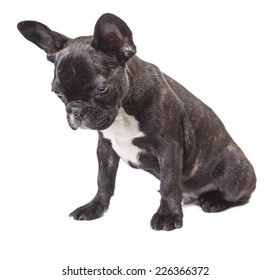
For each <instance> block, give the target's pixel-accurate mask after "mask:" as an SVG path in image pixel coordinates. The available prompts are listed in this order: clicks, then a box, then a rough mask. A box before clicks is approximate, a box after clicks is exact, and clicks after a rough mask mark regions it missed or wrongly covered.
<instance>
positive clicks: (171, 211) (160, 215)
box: [151, 147, 183, 230]
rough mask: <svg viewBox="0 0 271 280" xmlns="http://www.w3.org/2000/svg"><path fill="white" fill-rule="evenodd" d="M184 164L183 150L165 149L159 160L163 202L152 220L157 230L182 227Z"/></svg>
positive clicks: (152, 224) (153, 226) (152, 225)
mask: <svg viewBox="0 0 271 280" xmlns="http://www.w3.org/2000/svg"><path fill="white" fill-rule="evenodd" d="M182 162H183V151H182V149H178V148H176V147H166V148H163V152H162V154H161V156H160V158H159V163H160V181H161V185H160V195H161V201H160V206H159V208H158V210H157V212H156V213H155V214H154V215H153V217H152V220H151V227H152V228H153V229H155V230H173V229H175V228H180V227H182V224H183V223H182V218H183V213H182V178H181V175H182Z"/></svg>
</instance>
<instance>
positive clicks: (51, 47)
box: [17, 21, 69, 62]
mask: <svg viewBox="0 0 271 280" xmlns="http://www.w3.org/2000/svg"><path fill="white" fill-rule="evenodd" d="M17 28H18V29H19V31H20V32H21V33H22V35H23V36H24V37H25V38H26V39H27V40H29V41H31V42H32V43H34V44H36V45H37V46H38V47H40V48H41V49H43V50H44V51H45V52H46V53H47V58H48V60H50V61H51V62H53V61H54V54H55V53H56V52H57V51H59V50H61V49H62V48H63V47H64V45H65V44H66V43H67V41H68V40H69V38H68V37H66V36H64V35H62V34H60V33H57V32H55V31H52V30H51V29H50V28H48V27H47V26H46V25H44V24H42V23H40V22H36V21H21V22H19V23H18V25H17Z"/></svg>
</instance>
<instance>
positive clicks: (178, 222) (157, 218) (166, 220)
mask: <svg viewBox="0 0 271 280" xmlns="http://www.w3.org/2000/svg"><path fill="white" fill-rule="evenodd" d="M182 225H183V218H182V216H181V215H179V214H176V213H174V214H173V213H169V212H167V213H164V212H159V211H158V212H157V213H155V214H154V215H153V217H152V220H151V227H152V228H153V229H154V230H173V229H176V228H181V227H182Z"/></svg>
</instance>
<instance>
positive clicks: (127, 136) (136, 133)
mask: <svg viewBox="0 0 271 280" xmlns="http://www.w3.org/2000/svg"><path fill="white" fill-rule="evenodd" d="M101 132H102V133H103V136H104V138H107V139H109V140H110V141H111V143H112V147H113V149H114V151H115V152H116V153H117V154H118V155H119V157H121V158H122V159H123V160H124V161H125V162H126V163H128V162H131V163H133V164H134V165H137V166H138V165H139V164H140V163H139V160H138V157H139V153H140V152H142V150H141V149H139V148H138V147H137V146H135V145H133V139H134V138H138V137H143V136H144V133H143V132H141V131H140V130H139V125H138V121H137V120H136V119H135V117H134V116H130V115H128V114H126V112H125V111H124V109H123V108H120V110H119V114H118V116H117V117H116V119H115V121H114V122H113V124H112V125H111V126H110V127H109V128H107V129H105V130H103V131H101Z"/></svg>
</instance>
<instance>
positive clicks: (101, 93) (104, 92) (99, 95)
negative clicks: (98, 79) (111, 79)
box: [95, 87, 108, 98]
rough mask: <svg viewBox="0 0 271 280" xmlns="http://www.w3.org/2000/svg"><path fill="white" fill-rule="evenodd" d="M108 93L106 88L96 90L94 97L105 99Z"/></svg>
mask: <svg viewBox="0 0 271 280" xmlns="http://www.w3.org/2000/svg"><path fill="white" fill-rule="evenodd" d="M107 93H108V87H100V88H96V92H95V97H96V98H102V97H105V96H106V95H107Z"/></svg>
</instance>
